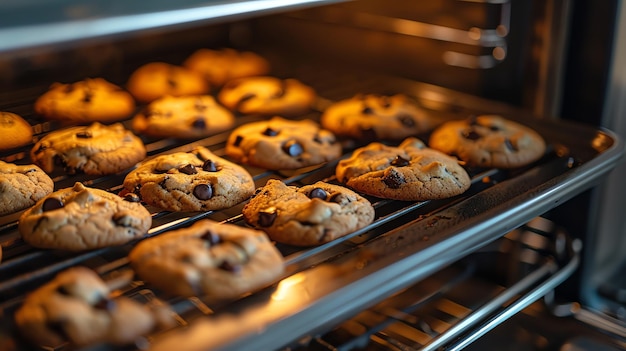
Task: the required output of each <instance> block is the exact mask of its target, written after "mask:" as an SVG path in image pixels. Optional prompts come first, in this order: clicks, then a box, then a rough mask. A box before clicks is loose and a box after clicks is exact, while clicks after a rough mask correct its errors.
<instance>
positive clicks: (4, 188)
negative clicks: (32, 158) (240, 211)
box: [0, 161, 54, 216]
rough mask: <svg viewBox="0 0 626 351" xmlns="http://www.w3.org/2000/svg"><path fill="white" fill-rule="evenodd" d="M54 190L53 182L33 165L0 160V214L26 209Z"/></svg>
mask: <svg viewBox="0 0 626 351" xmlns="http://www.w3.org/2000/svg"><path fill="white" fill-rule="evenodd" d="M53 190H54V182H53V181H52V179H51V178H50V177H49V176H48V175H47V174H46V173H45V172H44V171H43V170H42V169H41V168H39V167H37V166H35V165H15V164H12V163H6V162H3V161H0V194H2V201H1V202H0V216H3V215H6V214H9V213H14V212H18V211H21V210H23V209H26V208H28V207H30V206H32V205H34V204H35V202H37V201H39V200H40V199H41V198H43V197H44V196H46V195H48V194H50V193H51V192H52V191H53Z"/></svg>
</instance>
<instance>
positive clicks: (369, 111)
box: [361, 106, 374, 115]
mask: <svg viewBox="0 0 626 351" xmlns="http://www.w3.org/2000/svg"><path fill="white" fill-rule="evenodd" d="M361 113H362V114H364V115H373V114H374V110H372V108H371V107H369V106H364V107H363V109H362V110H361Z"/></svg>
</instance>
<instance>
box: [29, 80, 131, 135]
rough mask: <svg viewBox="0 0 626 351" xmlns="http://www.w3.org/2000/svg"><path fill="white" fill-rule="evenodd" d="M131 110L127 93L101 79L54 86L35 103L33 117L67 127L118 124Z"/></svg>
mask: <svg viewBox="0 0 626 351" xmlns="http://www.w3.org/2000/svg"><path fill="white" fill-rule="evenodd" d="M134 110H135V100H134V99H133V97H132V96H131V95H130V93H128V92H127V91H125V90H123V89H122V88H121V87H119V86H117V85H115V84H113V83H110V82H108V81H106V80H104V79H102V78H93V79H85V80H82V81H78V82H75V83H69V84H62V83H54V84H53V85H52V86H51V87H50V89H49V90H48V91H47V92H45V93H44V94H43V95H41V96H40V97H39V98H38V99H37V101H35V112H37V114H39V115H41V116H43V117H44V118H46V119H49V120H57V121H61V122H64V123H67V124H88V123H93V122H103V123H105V122H114V121H119V120H122V119H125V118H127V117H128V116H130V115H131V114H132V113H133V111H134Z"/></svg>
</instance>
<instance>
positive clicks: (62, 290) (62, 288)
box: [57, 285, 72, 296]
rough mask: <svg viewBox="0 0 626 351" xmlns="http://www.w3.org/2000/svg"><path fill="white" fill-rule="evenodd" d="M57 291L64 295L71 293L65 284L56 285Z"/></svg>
mask: <svg viewBox="0 0 626 351" xmlns="http://www.w3.org/2000/svg"><path fill="white" fill-rule="evenodd" d="M57 292H58V293H59V294H61V295H66V296H71V295H72V294H71V293H70V291H69V290H68V289H67V287H66V286H65V285H59V286H58V287H57Z"/></svg>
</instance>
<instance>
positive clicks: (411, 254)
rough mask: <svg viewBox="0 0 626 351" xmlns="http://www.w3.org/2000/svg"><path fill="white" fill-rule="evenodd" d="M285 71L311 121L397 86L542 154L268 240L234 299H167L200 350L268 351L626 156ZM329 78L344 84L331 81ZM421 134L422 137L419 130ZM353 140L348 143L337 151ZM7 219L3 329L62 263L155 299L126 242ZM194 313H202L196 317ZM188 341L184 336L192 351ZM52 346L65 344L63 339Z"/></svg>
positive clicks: (157, 218)
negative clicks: (259, 282)
mask: <svg viewBox="0 0 626 351" xmlns="http://www.w3.org/2000/svg"><path fill="white" fill-rule="evenodd" d="M294 73H296V74H295V75H294V76H296V77H298V78H300V79H302V80H303V81H305V82H310V83H311V84H312V85H313V86H314V87H315V88H316V90H317V91H319V92H320V95H321V98H320V101H319V102H318V106H319V110H318V111H315V112H313V113H312V114H310V115H307V116H303V118H311V119H317V118H319V112H320V111H321V110H322V109H323V107H324V106H325V105H327V104H328V103H330V102H332V101H336V100H339V99H342V98H347V97H350V96H351V95H353V94H354V93H355V92H378V93H389V92H403V93H405V94H407V95H409V96H411V97H413V98H415V99H416V100H417V101H419V102H420V103H421V104H422V105H423V106H425V107H427V108H429V109H431V110H433V111H436V112H437V113H439V114H441V115H442V116H446V117H449V118H452V117H456V118H464V117H465V116H467V114H468V113H484V112H489V113H502V114H504V115H506V116H507V117H508V118H511V119H518V120H522V121H524V123H526V124H528V125H530V126H531V127H534V128H535V129H536V130H537V131H538V132H540V134H542V135H543V136H544V138H546V140H547V141H548V144H549V145H550V149H549V151H548V152H547V154H546V155H545V157H544V158H543V159H542V160H540V161H538V162H537V163H535V164H532V165H530V166H528V167H524V168H522V169H516V170H512V171H504V170H498V169H491V170H469V171H470V174H471V175H472V179H473V184H472V187H471V188H470V190H468V192H466V193H465V194H462V195H461V196H458V197H455V198H452V199H447V200H438V201H426V202H420V203H410V202H399V201H388V200H379V199H374V198H371V197H369V199H370V201H372V202H373V204H374V206H375V208H376V220H375V222H374V223H373V224H372V225H371V226H369V227H367V228H365V229H363V230H360V231H358V232H355V233H353V234H352V235H349V236H346V237H344V238H342V239H339V240H335V241H333V242H331V243H329V244H325V245H322V246H319V247H315V248H310V249H298V248H293V247H288V246H284V245H277V247H278V248H279V250H280V251H281V252H282V253H283V255H284V257H285V260H286V267H287V270H286V274H285V276H284V277H283V279H281V280H280V281H278V282H276V284H273V285H272V286H269V287H267V288H266V289H262V290H260V291H257V292H254V293H253V294H251V295H248V296H245V297H242V298H241V299H239V300H236V301H232V302H227V303H221V304H217V305H215V304H207V303H205V302H204V301H202V300H201V299H173V300H168V301H166V302H167V303H169V304H170V305H171V306H172V307H173V309H174V312H175V314H176V315H177V320H178V321H179V324H180V327H181V328H177V329H182V330H189V332H192V331H193V330H200V333H201V334H205V333H204V332H202V330H205V331H206V329H204V328H211V329H212V330H214V331H213V332H211V335H212V336H214V335H217V337H215V338H211V339H209V340H207V339H206V338H200V340H195V341H197V342H198V343H199V344H200V346H202V348H201V349H212V348H224V349H240V350H245V349H254V350H258V349H268V350H269V349H277V348H281V347H284V346H285V345H288V344H290V343H292V342H295V341H297V340H299V339H300V338H302V337H305V336H307V335H317V334H318V333H321V332H322V331H324V330H325V329H326V328H327V327H328V326H329V325H336V324H338V323H339V322H341V321H343V320H345V319H347V318H349V317H352V316H353V315H355V314H357V313H358V312H359V311H361V310H363V308H366V307H369V306H372V305H374V304H376V303H378V302H380V301H381V300H384V299H385V298H387V297H389V296H390V295H393V294H394V293H396V292H397V291H399V290H402V289H404V288H407V287H409V286H411V285H412V284H415V283H416V282H418V281H420V280H422V279H424V278H426V277H427V276H429V275H430V274H432V273H434V272H436V271H438V270H440V269H441V268H442V267H444V266H446V265H448V264H451V263H452V262H455V261H456V260H458V259H459V258H461V257H464V256H466V255H467V254H469V253H471V252H473V251H476V250H478V249H479V248H481V247H484V246H485V245H487V244H489V243H491V242H493V241H494V240H496V239H498V238H499V237H501V236H502V235H503V234H504V233H507V232H508V231H510V230H513V229H514V228H517V227H518V226H519V225H521V224H522V223H525V222H527V221H529V220H530V219H532V218H534V217H536V216H538V215H540V214H543V213H545V212H546V211H547V210H549V209H551V208H553V207H556V206H558V204H560V203H562V202H564V201H566V200H567V199H569V198H571V197H573V196H575V195H576V194H578V193H580V192H582V191H584V190H586V189H588V188H590V187H591V186H593V185H594V184H596V183H597V182H599V181H600V180H601V178H602V177H603V176H604V175H605V174H607V173H608V172H609V171H610V170H611V169H612V168H613V167H614V165H615V163H616V162H617V160H618V159H619V158H620V157H621V155H622V151H623V150H622V149H623V146H622V144H621V140H620V139H619V137H617V136H616V135H614V134H613V133H612V132H610V131H605V130H597V129H595V128H590V127H587V126H580V125H576V124H570V123H562V122H558V121H540V120H533V119H531V118H529V116H528V115H527V114H526V113H524V112H523V111H517V110H514V109H511V108H510V107H505V106H504V105H500V104H497V103H493V102H490V101H485V100H480V99H476V98H473V97H470V96H466V95H462V94H458V93H456V92H452V91H449V90H446V89H442V88H438V87H433V86H430V85H425V84H421V83H415V82H411V81H407V80H402V79H396V78H391V77H381V76H375V75H368V76H367V77H364V76H363V75H352V76H351V75H350V74H348V72H347V71H342V72H341V73H340V74H335V73H333V72H332V71H331V70H326V69H323V70H319V69H311V68H308V69H303V70H298V71H296V72H294ZM320 76H323V77H322V78H323V79H320ZM329 77H332V79H331V78H329ZM337 77H340V78H341V79H342V82H343V83H344V84H337ZM26 117H27V118H28V117H30V116H28V115H27V116H26ZM259 118H262V117H260V116H249V117H241V116H240V117H239V118H238V123H240V124H243V123H246V122H248V121H252V120H257V119H259ZM126 123H128V121H127V122H126ZM50 129H54V126H44V127H42V128H41V130H42V133H46V132H47V131H49V130H50ZM38 137H39V136H38ZM226 137H227V133H222V134H218V135H216V136H212V137H210V138H206V139H202V140H199V141H196V142H192V143H182V144H181V143H180V142H179V141H172V140H147V143H146V145H147V146H148V149H149V153H150V156H153V155H156V154H159V153H162V152H174V151H188V150H190V149H191V148H192V147H193V146H195V145H204V146H207V147H209V148H210V149H211V150H213V151H214V152H216V153H217V154H218V155H223V146H224V142H225V140H226ZM422 137H424V138H427V135H426V136H422ZM356 146H358V145H352V144H349V143H346V148H347V149H346V150H347V153H346V154H345V155H344V157H347V156H348V155H349V150H350V148H354V147H356ZM23 151H24V150H22V152H23ZM16 158H20V157H19V156H16ZM26 161H28V160H27V158H22V159H20V162H26ZM336 162H337V161H335V162H330V163H328V164H325V165H321V166H320V167H312V168H308V169H304V170H298V171H293V172H267V171H265V170H261V169H254V168H248V170H249V171H250V173H251V174H252V175H253V177H254V179H255V182H256V184H257V186H260V185H262V184H264V183H265V182H266V180H267V179H269V178H279V179H282V180H283V181H285V182H287V183H290V184H295V185H299V184H310V183H312V182H313V181H316V180H326V181H329V182H336V180H335V179H334V178H333V173H334V165H335V163H336ZM123 177H124V174H119V175H116V176H111V177H103V178H96V179H90V178H86V177H84V176H81V175H77V176H72V177H66V176H64V175H62V174H56V175H53V178H54V180H55V185H56V186H57V188H58V187H61V186H70V185H71V184H73V182H75V181H82V182H85V183H86V184H88V185H92V186H97V187H100V188H104V189H108V190H110V191H113V192H115V191H118V190H119V187H120V184H121V182H122V180H123ZM242 205H243V204H240V205H238V206H235V207H233V208H230V209H227V210H223V211H215V212H207V213H169V212H162V211H159V210H158V209H154V208H149V210H150V211H151V213H153V228H152V229H151V230H150V232H149V235H158V234H160V233H162V232H164V231H166V230H169V229H173V228H176V227H179V226H184V225H187V224H189V223H191V222H193V221H196V220H198V219H201V218H212V219H215V220H218V221H227V222H230V223H236V224H242V225H243V222H242V218H241V215H240V209H241V206H242ZM16 220H17V215H14V216H6V217H3V218H1V219H0V242H2V245H3V248H6V251H5V254H6V257H5V258H6V261H3V262H2V263H1V264H0V277H1V279H2V280H1V281H0V296H1V297H2V298H1V301H0V307H1V310H2V311H3V315H2V320H1V321H0V322H1V323H2V325H3V328H2V330H4V331H9V332H11V333H14V330H13V326H12V324H11V318H10V317H11V316H12V311H14V309H15V308H17V306H19V303H20V302H21V300H22V299H23V298H24V295H25V294H26V293H27V292H28V291H30V290H31V289H33V288H35V287H36V286H38V285H40V284H41V283H43V282H44V281H46V280H48V279H50V278H51V277H52V276H53V275H54V274H56V273H57V272H59V271H60V270H62V269H64V268H67V267H70V266H74V265H79V264H80V265H86V266H89V267H91V268H93V269H95V270H96V271H97V272H98V273H100V274H101V275H102V276H103V278H105V279H106V280H111V281H117V280H118V279H119V278H120V277H122V278H125V279H126V280H129V281H127V282H126V284H125V285H122V286H121V287H119V289H120V291H121V292H123V293H124V294H128V295H129V296H132V297H134V298H138V299H142V300H144V301H146V303H151V302H153V301H157V302H158V301H161V298H162V295H161V294H160V293H159V292H158V291H153V290H151V289H150V287H149V286H145V285H144V284H143V283H142V282H140V281H136V280H133V277H132V271H130V270H129V269H128V266H127V262H126V259H125V258H126V255H127V253H128V252H129V251H130V249H132V245H133V244H132V243H131V244H128V245H124V246H121V247H116V248H107V249H101V250H95V251H91V252H86V253H80V254H67V253H62V252H57V251H54V250H49V251H48V250H34V249H31V248H29V247H28V246H27V245H25V244H24V243H23V242H21V239H20V238H19V235H18V234H17V233H16V226H15V223H16V222H15V221H16ZM365 292H366V293H365ZM233 314H236V315H238V316H240V317H241V318H239V319H237V320H236V321H233V320H232V319H231V318H230V317H229V316H232V315H233ZM206 315H210V317H209V316H206ZM200 316H205V318H195V317H200ZM188 321H193V323H191V326H190V327H187V325H188V324H189V323H188ZM235 327H236V328H235ZM12 335H13V334H12ZM169 335H170V333H169V332H165V333H164V334H163V335H160V334H159V335H153V336H150V337H149V338H148V339H149V340H148V341H149V342H152V341H156V342H155V344H154V345H155V347H158V345H160V342H161V341H166V340H168V339H169ZM13 336H14V335H13ZM166 336H167V337H166ZM21 341H23V340H21ZM195 341H192V340H186V342H189V346H190V347H193V345H194V342H195ZM56 349H57V350H63V349H64V346H62V345H60V346H59V347H57V348H56Z"/></svg>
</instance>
